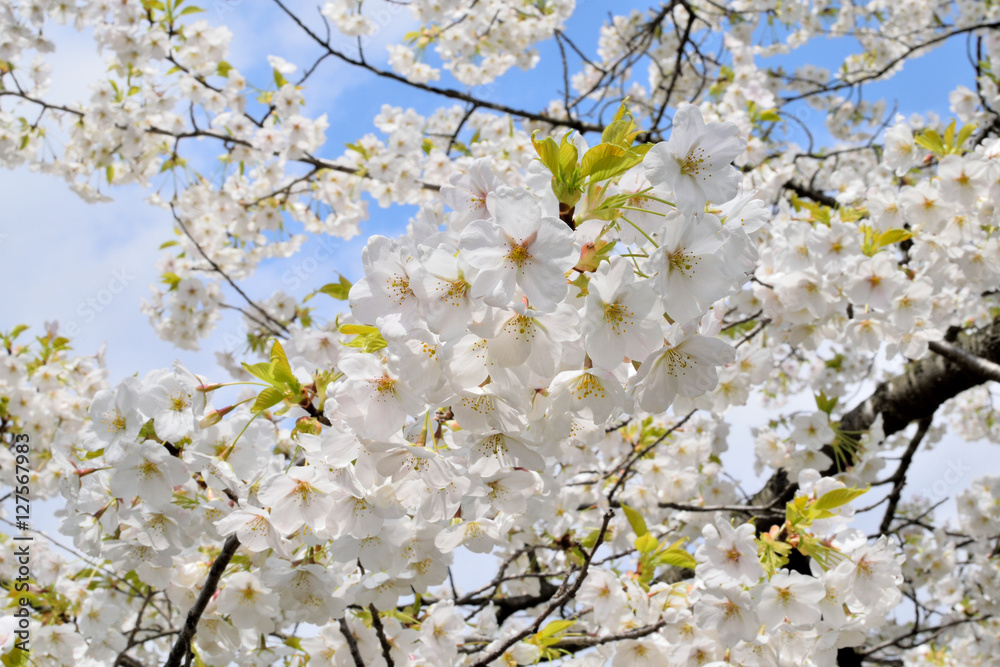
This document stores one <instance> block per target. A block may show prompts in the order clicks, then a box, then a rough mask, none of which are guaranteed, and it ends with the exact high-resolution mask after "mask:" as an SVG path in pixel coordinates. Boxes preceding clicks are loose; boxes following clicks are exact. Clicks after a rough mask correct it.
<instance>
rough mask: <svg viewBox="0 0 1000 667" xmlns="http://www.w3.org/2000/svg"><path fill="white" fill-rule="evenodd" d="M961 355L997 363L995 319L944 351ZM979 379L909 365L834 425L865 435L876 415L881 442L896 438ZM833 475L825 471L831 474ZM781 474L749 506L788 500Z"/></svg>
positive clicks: (946, 365)
mask: <svg viewBox="0 0 1000 667" xmlns="http://www.w3.org/2000/svg"><path fill="white" fill-rule="evenodd" d="M949 347H953V348H955V349H957V350H960V351H962V352H963V353H964V354H966V355H970V356H972V357H975V358H979V359H981V360H984V361H986V362H989V363H992V364H997V363H1000V318H998V319H996V320H994V321H993V322H992V323H990V325H989V326H987V327H984V328H982V329H980V330H978V331H976V332H974V333H971V334H968V335H965V336H962V337H960V338H959V340H958V341H957V343H956V344H953V345H950V346H949ZM984 380H985V376H983V375H981V374H979V373H978V372H973V371H972V370H970V369H969V367H968V366H964V365H959V364H956V363H954V362H952V361H951V360H949V359H947V358H945V357H943V356H941V355H938V354H934V355H928V356H926V357H924V358H923V359H921V360H920V361H917V362H915V363H913V364H911V365H910V366H909V367H908V368H907V369H906V371H905V372H903V373H902V374H901V375H899V376H897V377H894V378H892V379H890V380H886V381H885V382H883V383H881V384H880V385H879V386H878V387H877V388H876V389H875V391H874V392H873V393H872V395H871V396H869V397H868V398H867V399H865V400H864V401H862V402H861V403H859V404H858V405H856V406H855V407H854V408H853V409H852V410H850V411H849V412H847V414H845V415H844V416H843V417H842V418H841V420H840V428H841V430H843V431H845V432H847V433H862V432H864V431H867V430H868V429H869V428H870V427H871V425H872V423H874V421H875V418H876V417H877V416H878V415H880V414H881V415H882V428H883V430H884V431H885V434H886V435H887V436H889V435H892V434H893V433H898V432H899V431H902V430H903V429H904V428H906V427H907V425H908V424H910V422H913V421H916V420H919V419H924V418H927V417H929V416H930V415H933V414H934V412H935V411H936V410H937V409H938V407H940V406H941V404H942V403H944V402H945V401H947V400H948V399H950V398H954V397H955V396H957V395H959V394H960V393H962V392H963V391H965V390H967V389H971V388H972V387H975V386H977V385H980V384H982V383H983V381H984ZM834 472H835V469H832V470H828V471H826V474H828V475H829V474H833V473H834ZM794 492H795V491H794V485H793V484H790V483H789V480H788V478H787V475H786V474H785V472H784V470H779V471H778V472H776V473H775V474H774V475H773V476H772V477H771V479H770V480H769V481H768V483H767V485H766V486H765V487H764V488H763V489H761V490H760V491H759V492H758V493H757V495H755V496H754V497H753V500H752V504H753V505H769V504H771V503H773V502H777V501H778V500H779V499H788V498H790V497H791V495H793V494H794Z"/></svg>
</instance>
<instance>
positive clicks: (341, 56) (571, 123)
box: [274, 0, 604, 133]
mask: <svg viewBox="0 0 1000 667" xmlns="http://www.w3.org/2000/svg"><path fill="white" fill-rule="evenodd" d="M274 3H275V4H276V5H278V7H279V8H280V9H281V11H283V12H284V13H285V14H286V15H287V16H288V17H289V18H290V19H292V21H294V22H295V24H296V25H298V26H299V28H301V29H302V31H303V32H305V33H306V35H308V36H309V38H310V39H312V40H313V41H314V42H316V44H317V45H319V46H320V47H321V48H323V49H324V50H325V51H326V52H327V53H329V54H330V55H331V56H333V57H334V58H337V59H338V60H341V61H343V62H345V63H347V64H349V65H354V66H355V67H360V68H362V69H366V70H368V71H369V72H371V73H372V74H374V75H376V76H379V77H382V78H384V79H390V80H392V81H397V82H399V83H402V84H405V85H407V86H410V87H411V88H417V89H419V90H423V91H426V92H428V93H434V94H435V95H440V96H442V97H447V98H449V99H453V100H461V101H462V102H468V103H470V104H475V105H477V106H480V107H483V108H485V109H493V110H494V111H499V112H501V113H506V114H510V115H511V116H517V117H519V118H526V119H528V120H535V121H540V122H543V123H548V124H550V125H553V126H556V127H568V128H570V129H572V130H576V131H577V132H580V133H585V132H602V131H603V130H604V127H603V126H602V125H600V124H595V123H587V122H584V121H581V120H574V119H564V118H553V117H552V116H549V115H547V114H543V113H535V112H532V111H526V110H524V109H515V108H514V107H509V106H507V105H506V104H499V103H497V102H490V101H488V100H484V99H481V98H478V97H476V96H474V95H470V94H468V93H463V92H462V91H460V90H455V89H454V88H440V87H438V86H432V85H430V84H426V83H416V82H414V81H410V80H409V79H407V78H406V77H405V76H401V75H399V74H396V73H395V72H392V71H389V70H384V69H380V68H378V67H375V66H374V65H372V64H371V63H369V62H367V61H364V60H361V59H358V58H352V57H351V56H349V55H347V54H346V53H341V52H340V51H337V50H336V49H334V48H333V47H332V46H330V44H329V42H327V41H324V40H323V39H322V38H321V37H320V36H319V35H317V34H316V33H315V32H313V31H312V29H310V28H309V26H307V25H306V24H305V23H303V22H302V20H301V19H299V17H298V16H297V15H296V14H295V13H294V12H293V11H292V10H290V9H289V8H288V7H286V6H285V4H284V3H283V2H282V1H281V0H274Z"/></svg>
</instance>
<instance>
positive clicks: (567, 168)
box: [558, 132, 579, 182]
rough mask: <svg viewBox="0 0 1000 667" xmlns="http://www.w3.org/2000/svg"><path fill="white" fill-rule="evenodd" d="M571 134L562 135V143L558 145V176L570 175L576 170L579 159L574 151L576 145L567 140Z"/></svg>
mask: <svg viewBox="0 0 1000 667" xmlns="http://www.w3.org/2000/svg"><path fill="white" fill-rule="evenodd" d="M571 134H572V132H567V133H566V134H564V135H563V138H562V142H561V143H560V145H559V158H558V160H559V174H560V175H562V176H563V177H565V176H566V175H567V174H569V173H571V172H572V171H573V170H574V169H575V168H576V162H577V160H578V159H579V152H578V151H577V150H576V144H574V143H573V142H572V141H570V139H569V137H570V135H571ZM564 182H565V181H564Z"/></svg>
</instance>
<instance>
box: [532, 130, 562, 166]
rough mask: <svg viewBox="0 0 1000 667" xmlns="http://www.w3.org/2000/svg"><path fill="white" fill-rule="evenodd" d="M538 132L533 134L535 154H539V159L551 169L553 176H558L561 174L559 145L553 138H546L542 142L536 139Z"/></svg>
mask: <svg viewBox="0 0 1000 667" xmlns="http://www.w3.org/2000/svg"><path fill="white" fill-rule="evenodd" d="M538 132H539V131H538V130H535V131H534V132H532V134H531V144H532V145H533V146H534V147H535V152H536V153H538V159H539V160H541V161H542V164H544V165H545V166H546V167H548V168H549V171H551V172H552V175H553V176H556V175H558V174H559V145H558V144H557V143H556V142H555V139H553V138H552V137H545V139H542V140H539V139H535V135H536V134H538Z"/></svg>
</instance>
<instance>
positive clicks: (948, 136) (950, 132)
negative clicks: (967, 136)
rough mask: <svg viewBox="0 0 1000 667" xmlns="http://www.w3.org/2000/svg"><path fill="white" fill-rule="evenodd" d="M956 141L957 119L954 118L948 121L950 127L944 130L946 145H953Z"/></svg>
mask: <svg viewBox="0 0 1000 667" xmlns="http://www.w3.org/2000/svg"><path fill="white" fill-rule="evenodd" d="M954 143H955V121H954V120H952V121H951V122H950V123H948V127H947V128H945V131H944V145H945V146H953V145H954Z"/></svg>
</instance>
